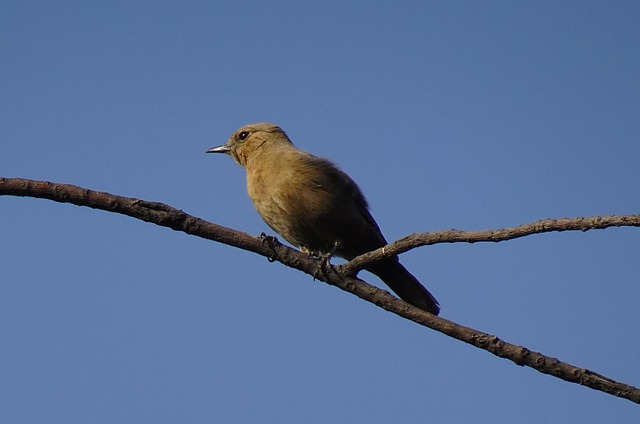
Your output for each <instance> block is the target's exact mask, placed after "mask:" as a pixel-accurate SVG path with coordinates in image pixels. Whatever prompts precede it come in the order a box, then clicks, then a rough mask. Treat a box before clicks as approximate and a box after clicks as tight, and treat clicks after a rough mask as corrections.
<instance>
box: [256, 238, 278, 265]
mask: <svg viewBox="0 0 640 424" xmlns="http://www.w3.org/2000/svg"><path fill="white" fill-rule="evenodd" d="M260 239H261V240H262V245H263V246H265V245H266V246H267V247H269V249H270V250H271V256H270V257H267V260H268V261H269V262H275V261H276V259H278V254H277V253H276V245H277V243H278V239H277V238H275V237H274V236H268V235H267V234H265V233H260Z"/></svg>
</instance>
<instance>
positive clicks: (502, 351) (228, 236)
mask: <svg viewBox="0 0 640 424" xmlns="http://www.w3.org/2000/svg"><path fill="white" fill-rule="evenodd" d="M0 195H11V196H22V197H36V198H43V199H49V200H53V201H56V202H62V203H72V204H75V205H78V206H86V207H90V208H94V209H100V210H105V211H108V212H115V213H120V214H124V215H127V216H130V217H133V218H137V219H140V220H143V221H146V222H151V223H154V224H157V225H160V226H164V227H168V228H171V229H173V230H176V231H182V232H185V233H187V234H191V235H195V236H198V237H202V238H205V239H208V240H213V241H216V242H219V243H223V244H227V245H230V246H234V247H238V248H240V249H244V250H248V251H251V252H255V253H257V254H259V255H262V256H265V257H266V258H268V259H269V260H277V261H279V262H281V263H282V264H284V265H287V266H289V267H292V268H295V269H298V270H300V271H303V272H305V273H307V274H309V275H314V276H315V277H316V279H318V280H321V281H324V282H326V283H328V284H331V285H333V286H336V287H338V288H340V289H342V290H345V291H348V292H350V293H352V294H354V295H356V296H358V297H360V298H361V299H364V300H366V301H368V302H371V303H373V304H375V305H378V306H380V307H382V308H384V309H385V310H387V311H389V312H392V313H394V314H396V315H399V316H401V317H403V318H406V319H409V320H411V321H414V322H416V323H418V324H420V325H423V326H425V327H429V328H431V329H433V330H436V331H439V332H441V333H443V334H446V335H448V336H450V337H453V338H456V339H458V340H460V341H463V342H465V343H468V344H471V345H473V346H476V347H478V348H480V349H484V350H486V351H488V352H490V353H492V354H494V355H496V356H499V357H501V358H505V359H509V360H511V361H512V362H514V363H515V364H517V365H521V366H528V367H531V368H533V369H536V370H538V371H540V372H542V373H545V374H549V375H551V376H554V377H557V378H560V379H562V380H565V381H568V382H572V383H578V384H581V385H584V386H587V387H590V388H592V389H594V390H600V391H602V392H605V393H609V394H612V395H614V396H618V397H621V398H625V399H628V400H631V401H632V402H635V403H640V389H638V388H636V387H633V386H630V385H627V384H624V383H621V382H618V381H615V380H613V379H610V378H608V377H605V376H603V375H600V374H598V373H595V372H593V371H590V370H587V369H584V368H579V367H576V366H574V365H571V364H568V363H565V362H562V361H560V360H558V359H556V358H553V357H549V356H545V355H543V354H541V353H538V352H534V351H531V350H529V349H527V348H526V347H523V346H517V345H514V344H511V343H508V342H505V341H504V340H501V339H499V338H498V337H496V336H494V335H491V334H487V333H484V332H481V331H478V330H474V329H472V328H469V327H465V326H462V325H460V324H456V323H455V322H453V321H449V320H447V319H444V318H441V317H438V316H435V315H432V314H429V313H427V312H424V311H422V310H420V309H417V308H415V307H413V306H411V305H409V304H408V303H406V302H404V301H402V300H400V299H398V298H396V297H394V296H392V295H391V294H390V293H388V292H387V291H385V290H381V289H379V288H377V287H375V286H372V285H370V284H368V283H366V282H364V281H362V280H360V279H358V278H356V277H355V274H356V273H357V271H358V270H359V269H361V268H362V266H364V264H366V263H369V262H372V261H375V260H380V259H381V258H383V257H386V256H390V255H394V254H399V253H402V252H406V251H407V250H410V249H413V248H415V247H418V246H425V245H431V244H437V243H456V242H468V243H474V242H481V241H483V242H487V241H492V242H498V241H504V240H511V239H514V238H518V237H524V236H528V235H532V234H540V233H545V232H549V231H570V230H580V231H587V230H590V229H602V228H607V227H611V226H635V227H638V226H640V215H627V216H606V217H590V218H562V219H546V220H542V221H536V222H533V223H530V224H525V225H521V226H518V227H513V228H504V229H500V230H487V231H460V230H447V231H440V232H432V233H421V234H411V235H408V236H406V237H404V238H402V239H400V240H398V241H396V242H393V243H391V244H389V245H387V246H385V247H383V248H381V249H377V250H375V251H373V252H370V253H366V254H364V255H361V256H359V257H358V258H355V259H354V260H353V261H351V262H349V263H347V264H345V265H341V266H337V267H328V268H326V269H324V272H322V273H318V272H317V270H318V269H319V266H320V263H319V261H318V260H316V259H314V258H309V257H308V256H307V255H306V254H304V253H302V252H299V251H297V250H294V249H291V248H289V247H287V246H285V245H283V244H281V243H280V242H278V241H277V239H275V238H274V237H254V236H252V235H250V234H247V233H243V232H240V231H237V230H233V229H231V228H227V227H223V226H221V225H217V224H213V223H210V222H207V221H205V220H203V219H201V218H197V217H194V216H191V215H189V214H187V213H185V212H183V211H181V210H179V209H175V208H173V207H171V206H168V205H165V204H163V203H158V202H149V201H146V200H140V199H135V198H130V197H123V196H116V195H113V194H110V193H105V192H98V191H93V190H89V189H86V188H82V187H78V186H74V185H68V184H57V183H52V182H48V181H35V180H27V179H21V178H0Z"/></svg>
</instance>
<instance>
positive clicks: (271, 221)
mask: <svg viewBox="0 0 640 424" xmlns="http://www.w3.org/2000/svg"><path fill="white" fill-rule="evenodd" d="M207 153H227V154H229V155H231V157H232V158H233V159H234V160H235V161H236V162H238V163H239V164H240V165H242V166H243V167H244V168H245V169H246V171H247V191H248V193H249V197H250V198H251V201H252V202H253V204H254V206H255V208H256V209H257V211H258V213H259V214H260V216H261V217H262V218H263V219H264V221H265V222H266V223H267V224H268V225H269V226H270V227H271V228H272V229H273V230H274V231H276V232H277V233H278V234H280V235H281V236H282V237H284V239H285V240H287V241H288V242H289V243H292V244H293V245H295V246H297V247H299V248H300V250H302V251H303V252H308V253H314V254H318V255H326V254H328V253H330V252H333V253H334V254H336V255H338V256H341V257H343V258H345V259H347V260H349V259H353V258H354V257H356V256H358V255H361V254H363V253H366V252H369V251H371V250H375V249H377V248H379V247H382V246H384V245H385V244H387V242H386V240H385V239H384V237H383V236H382V233H381V232H380V229H379V228H378V225H377V224H376V222H375V220H374V219H373V217H372V216H371V214H370V213H369V210H368V205H367V201H366V199H365V197H364V195H363V194H362V192H361V191H360V188H359V187H358V185H357V184H356V183H355V182H354V181H353V180H352V179H351V178H350V177H349V176H348V175H347V174H346V173H344V172H343V171H341V170H340V169H338V168H337V167H336V166H335V165H333V164H332V163H331V162H329V161H328V160H326V159H321V158H318V157H316V156H313V155H312V154H310V153H307V152H304V151H302V150H300V149H298V148H296V147H295V146H294V145H293V143H292V142H291V140H289V137H287V135H286V134H285V132H284V131H283V130H282V129H281V128H280V127H278V126H277V125H273V124H269V123H258V124H251V125H246V126H244V127H242V128H240V129H239V130H237V131H236V132H235V133H234V134H233V135H232V136H231V137H230V138H229V140H228V141H227V143H226V144H224V145H222V146H218V147H214V148H212V149H209V150H208V151H207ZM365 269H367V270H368V271H370V272H372V273H374V274H376V275H377V276H378V277H380V279H382V281H384V282H385V283H386V284H387V285H388V286H389V287H390V288H391V289H392V290H393V291H394V292H396V294H398V296H400V297H401V298H402V299H403V300H405V301H407V302H409V303H411V304H413V305H414V306H416V307H418V308H421V309H423V310H425V311H428V312H431V313H433V314H436V315H437V314H438V312H439V311H440V308H439V307H438V302H437V301H436V300H435V298H434V297H433V296H432V295H431V293H429V291H428V290H427V289H426V288H424V287H423V286H422V284H420V282H419V281H418V280H417V279H416V278H415V277H414V276H413V275H411V273H409V271H407V269H406V268H404V267H403V266H402V264H400V262H399V261H398V258H397V257H393V258H389V259H386V260H384V261H380V262H376V263H374V264H371V265H369V266H367V267H366V268H365Z"/></svg>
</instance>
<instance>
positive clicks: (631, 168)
mask: <svg viewBox="0 0 640 424" xmlns="http://www.w3.org/2000/svg"><path fill="white" fill-rule="evenodd" d="M639 22H640V3H638V2H635V1H607V2H605V1H602V2H593V1H583V2H556V1H549V2H546V1H535V2H504V1H503V2H497V1H496V2H464V1H462V2H444V1H443V2H427V1H423V2H419V1H413V2H397V1H394V2H392V1H388V2H362V1H361V2H348V1H347V2H345V1H340V2H316V3H311V2H280V3H271V4H267V3H258V2H251V3H242V2H235V1H234V2H225V1H222V2H206V1H183V2H166V1H165V2H158V1H136V2H131V1H108V2H105V1H82V2H81V1H77V2H70V1H63V2H48V1H7V0H3V1H0V175H1V176H9V177H24V178H33V179H45V180H51V181H58V182H65V183H72V184H76V185H81V186H84V187H89V188H92V189H95V190H104V191H109V192H111V193H115V194H120V195H125V196H132V197H139V198H143V199H148V200H156V201H161V202H165V203H168V204H171V205H173V206H175V207H177V208H180V209H183V210H185V211H187V212H189V213H191V214H194V215H197V216H200V217H203V218H205V219H208V220H210V221H213V222H216V223H218V224H222V225H226V226H229V227H233V228H237V229H240V230H243V231H247V232H250V233H253V234H259V233H261V232H262V231H268V228H267V226H266V225H265V224H264V223H263V222H262V221H261V220H260V218H259V216H258V215H257V213H256V212H255V211H254V209H253V207H252V205H251V203H250V202H249V200H248V198H247V195H246V192H245V187H244V184H245V182H244V172H243V170H242V169H241V168H240V167H239V166H238V165H236V164H235V163H233V161H232V160H231V159H230V158H228V157H223V156H213V155H205V154H204V151H205V150H206V149H207V148H209V147H212V146H216V145H219V144H222V143H224V142H225V141H226V139H227V137H228V136H229V135H230V134H231V133H232V132H233V131H234V130H235V129H237V128H238V127H240V126H241V125H243V124H246V123H250V122H256V121H272V122H276V123H278V124H280V125H281V126H282V127H283V128H285V130H287V132H288V133H289V135H290V136H291V138H292V139H293V140H294V142H295V143H296V144H297V145H298V146H300V147H301V148H304V149H306V150H308V151H311V152H313V153H315V154H317V155H320V156H325V157H328V158H331V159H332V160H334V161H335V162H336V163H337V164H338V165H339V166H341V167H342V168H343V169H345V170H346V171H347V172H348V173H349V174H350V175H351V176H352V177H353V178H354V179H355V180H356V181H358V183H359V184H360V185H361V187H362V188H363V190H364V191H365V193H366V195H367V197H368V199H369V201H370V203H371V205H372V211H373V215H374V216H375V217H376V219H377V220H378V223H379V224H380V226H381V228H382V229H383V231H384V233H385V235H386V236H387V238H388V239H390V240H393V239H397V238H399V237H401V236H404V235H406V234H408V233H411V232H418V231H435V230H442V229H448V228H458V229H488V228H500V227H506V226H512V225H517V224H521V223H526V222H530V221H533V220H536V219H541V218H547V217H564V216H589V215H607V214H630V213H639V212H640V165H639V159H640V24H639ZM0 234H1V238H0V358H1V360H0V411H1V412H0V414H1V417H0V421H2V422H3V423H7V424H9V423H11V424H14V423H37V422H47V423H64V424H70V423H98V424H99V423H154V424H158V423H177V422H179V423H203V422H225V423H227V422H228V423H248V422H274V423H275V422H278V423H282V422H304V423H327V422H336V423H339V422H344V423H354V422H367V423H378V422H379V423H386V422H398V423H417V422H433V423H461V422H479V423H481V422H489V421H491V422H519V423H540V422H581V423H601V422H615V423H619V424H620V423H637V422H638V418H639V417H640V407H639V406H638V405H635V404H633V403H631V402H629V401H626V400H621V399H618V398H615V397H612V396H609V395H606V394H603V393H600V392H595V391H593V390H591V389H587V388H584V387H581V386H578V385H575V384H569V383H566V382H563V381H561V380H558V379H555V378H552V377H549V376H546V375H542V374H539V373H538V372H536V371H532V370H530V369H526V368H521V367H518V366H515V365H514V364H512V363H511V362H508V361H505V360H502V359H499V358H497V357H494V356H492V355H490V354H488V353H486V352H484V351H480V350H477V349H475V348H472V347H469V346H467V345H464V344H462V343H461V342H458V341H455V340H452V339H449V338H447V337H446V336H443V335H441V334H439V333H436V332H434V331H431V330H428V329H425V328H422V327H419V326H417V325H416V324H413V323H411V322H408V321H405V320H402V319H400V318H398V317H396V316H394V315H390V314H388V313H386V312H384V311H382V310H380V309H378V308H376V307H374V306H372V305H370V304H367V303H365V302H363V301H361V300H359V299H357V298H355V297H353V296H350V295H348V294H346V293H344V292H341V291H339V290H337V289H335V288H332V287H329V286H326V285H324V284H323V283H319V282H314V281H313V280H312V278H311V277H309V276H307V275H303V274H300V273H298V272H296V271H293V270H291V269H288V268H285V267H283V266H282V265H279V264H277V263H269V262H267V260H266V259H264V258H262V257H258V256H255V255H253V254H250V253H247V252H244V251H240V250H237V249H234V248H230V247H227V246H223V245H218V244H215V243H212V242H208V241H204V240H200V239H197V238H194V237H190V236H187V235H185V234H182V233H177V232H173V231H171V230H168V229H165V228H160V227H156V226H154V225H151V224H146V223H143V222H141V221H137V220H134V219H131V218H127V217H123V216H119V215H114V214H109V213H106V212H101V211H95V210H91V209H87V208H79V207H75V206H71V205H63V204H57V203H53V202H50V201H45V200H36V199H22V198H12V197H0ZM639 244H640V229H637V228H636V229H633V228H622V229H608V230H604V231H591V232H586V233H556V234H548V235H543V236H535V237H528V238H525V239H520V240H516V241H512V242H507V243H500V244H491V245H490V244H475V245H463V244H459V245H440V246H433V247H424V248H420V249H417V250H414V251H412V252H409V253H407V254H404V255H403V256H402V261H403V262H404V263H405V265H406V266H407V267H408V268H409V269H411V271H412V272H413V273H414V274H415V275H417V276H418V277H420V279H421V280H422V281H423V282H424V283H425V284H426V285H427V286H428V287H429V288H430V290H432V291H433V293H434V294H435V295H436V296H437V297H438V299H439V300H440V302H441V304H442V316H443V317H445V318H448V319H451V320H453V321H456V322H459V323H462V324H465V325H468V326H471V327H474V328H477V329H479V330H482V331H485V332H489V333H492V334H496V335H498V336H499V337H501V338H503V339H505V340H507V341H510V342H513V343H516V344H521V345H525V346H527V347H528V348H530V349H533V350H537V351H541V352H543V353H545V354H547V355H551V356H554V357H558V358H560V359H562V360H565V361H568V362H570V363H573V364H575V365H578V366H581V367H585V368H589V369H592V370H595V371H597V372H600V373H603V374H605V375H607V376H609V377H612V378H614V379H618V380H622V381H624V382H627V383H629V384H632V385H636V386H638V385H640V367H639V366H638V357H639V356H640V338H639V337H638V327H639V326H640V318H639V316H640V315H639V314H638V304H640V284H639V278H640V277H639V275H640V260H638V259H639V256H638V251H639V250H638V246H639ZM362 275H363V277H366V279H367V280H368V281H370V282H372V283H376V284H378V283H379V282H378V281H377V280H376V279H375V278H374V277H373V276H370V275H366V274H364V273H363V274H362Z"/></svg>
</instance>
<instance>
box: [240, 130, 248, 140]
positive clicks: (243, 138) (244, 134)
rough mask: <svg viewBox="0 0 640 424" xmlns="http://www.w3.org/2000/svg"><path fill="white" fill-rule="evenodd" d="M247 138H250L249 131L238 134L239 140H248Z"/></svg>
mask: <svg viewBox="0 0 640 424" xmlns="http://www.w3.org/2000/svg"><path fill="white" fill-rule="evenodd" d="M247 137H249V131H242V132H241V133H240V134H238V138H239V139H240V140H246V139H247Z"/></svg>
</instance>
